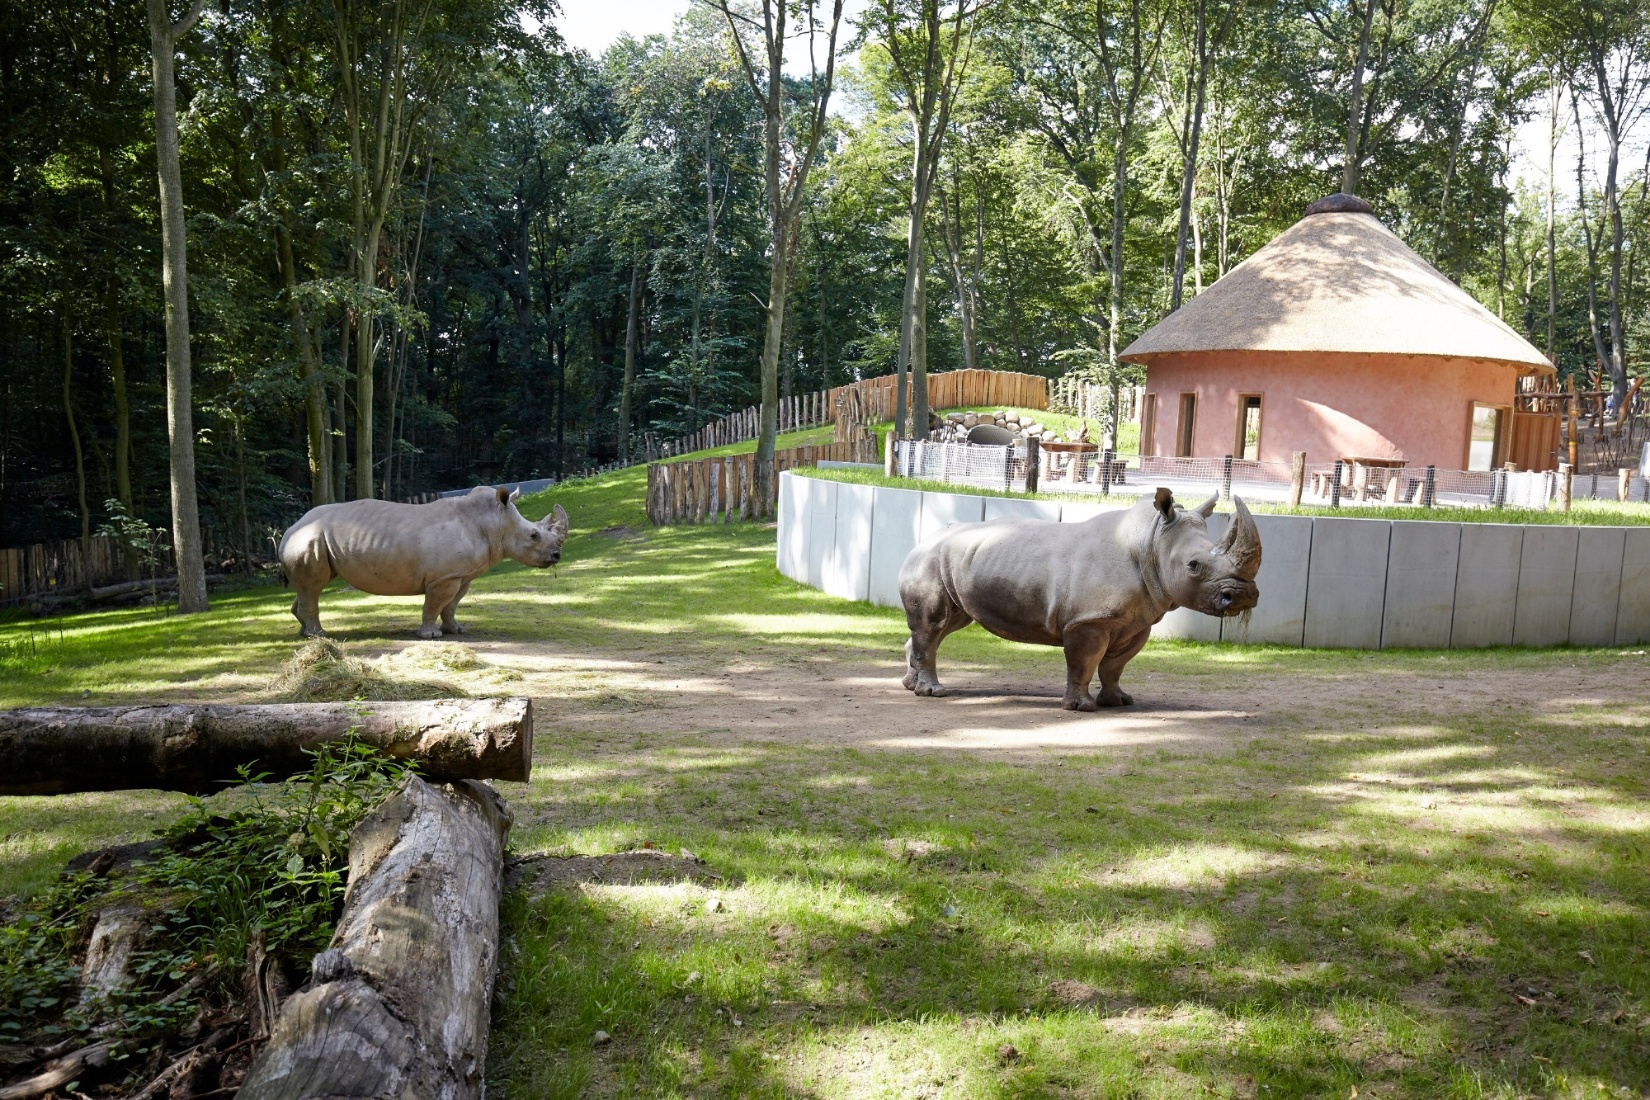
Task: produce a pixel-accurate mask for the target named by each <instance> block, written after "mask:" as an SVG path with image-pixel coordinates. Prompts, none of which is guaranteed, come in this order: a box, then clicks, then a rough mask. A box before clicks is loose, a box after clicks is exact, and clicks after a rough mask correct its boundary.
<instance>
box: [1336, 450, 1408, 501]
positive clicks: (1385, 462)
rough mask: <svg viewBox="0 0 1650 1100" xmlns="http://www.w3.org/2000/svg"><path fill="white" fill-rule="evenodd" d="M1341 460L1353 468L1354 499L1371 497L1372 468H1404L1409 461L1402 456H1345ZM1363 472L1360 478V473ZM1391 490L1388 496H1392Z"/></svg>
mask: <svg viewBox="0 0 1650 1100" xmlns="http://www.w3.org/2000/svg"><path fill="white" fill-rule="evenodd" d="M1341 462H1342V463H1344V464H1345V465H1347V466H1350V467H1351V468H1352V489H1353V492H1354V494H1355V495H1354V496H1353V499H1354V500H1368V499H1369V471H1370V470H1402V469H1403V468H1404V467H1405V466H1406V465H1408V463H1406V462H1405V461H1404V460H1403V459H1401V458H1349V457H1343V458H1342V459H1341ZM1360 473H1361V474H1362V475H1363V476H1362V477H1361V478H1360V477H1359V476H1358V475H1359V474H1360ZM1390 495H1391V494H1390V492H1389V493H1388V496H1390Z"/></svg>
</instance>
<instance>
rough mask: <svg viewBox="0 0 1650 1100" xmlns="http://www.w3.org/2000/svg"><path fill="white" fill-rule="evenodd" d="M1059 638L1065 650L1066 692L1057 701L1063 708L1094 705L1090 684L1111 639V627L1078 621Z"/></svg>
mask: <svg viewBox="0 0 1650 1100" xmlns="http://www.w3.org/2000/svg"><path fill="white" fill-rule="evenodd" d="M1060 640H1061V643H1062V645H1063V646H1064V648H1065V651H1066V694H1065V698H1063V699H1061V700H1060V705H1061V706H1062V707H1064V708H1065V709H1066V710H1094V709H1096V708H1097V707H1098V704H1097V703H1096V702H1095V701H1094V696H1092V695H1090V694H1089V684H1090V683H1091V682H1092V681H1093V680H1094V670H1095V669H1096V668H1098V667H1099V666H1100V660H1101V658H1103V657H1104V656H1105V655H1106V649H1107V647H1108V646H1109V645H1110V643H1111V631H1110V630H1108V629H1107V628H1106V627H1105V625H1104V624H1102V623H1079V624H1077V625H1076V626H1073V627H1070V628H1068V629H1067V630H1066V632H1065V635H1064V636H1063V637H1062V638H1061V639H1060Z"/></svg>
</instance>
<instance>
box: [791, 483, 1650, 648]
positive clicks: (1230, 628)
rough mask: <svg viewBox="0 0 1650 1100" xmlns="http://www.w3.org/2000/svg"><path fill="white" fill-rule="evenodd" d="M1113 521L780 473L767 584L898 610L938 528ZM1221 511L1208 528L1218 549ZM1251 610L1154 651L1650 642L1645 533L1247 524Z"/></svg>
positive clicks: (1076, 504)
mask: <svg viewBox="0 0 1650 1100" xmlns="http://www.w3.org/2000/svg"><path fill="white" fill-rule="evenodd" d="M1113 507H1115V506H1113V505H1107V504H1105V503H1098V502H1093V501H1070V502H1054V501H1035V500H1015V499H1012V498H1003V497H979V496H972V495H969V494H964V493H935V492H917V491H914V490H910V489H889V488H882V487H873V486H868V485H850V484H847V483H844V482H834V481H825V480H822V479H819V478H810V477H805V476H800V475H796V474H791V473H784V474H781V475H780V482H779V517H778V521H779V522H778V535H779V537H778V547H777V551H776V560H777V564H778V567H779V571H780V572H781V573H783V574H785V576H787V577H791V578H793V579H795V580H797V581H800V582H801V583H803V584H807V585H810V586H812V587H815V588H820V589H822V590H824V591H826V592H829V593H831V594H832V595H836V596H841V597H843V598H845V599H854V600H869V601H870V602H872V603H874V604H878V605H881V606H885V607H898V606H899V570H900V566H901V565H903V564H904V562H905V558H906V555H907V554H909V553H910V552H911V549H912V548H913V547H914V546H916V545H917V544H918V543H919V542H921V541H923V540H925V539H927V538H929V537H931V536H933V535H935V534H937V533H938V532H940V531H942V530H944V529H945V527H946V526H948V525H949V524H952V523H977V522H979V521H981V520H982V519H993V518H1002V519H1009V518H1025V519H1058V520H1060V521H1062V522H1066V523H1080V522H1082V521H1084V520H1087V519H1091V518H1093V517H1094V516H1096V515H1098V514H1099V513H1101V512H1103V511H1110V510H1112V508H1113ZM1229 514H1230V513H1225V512H1217V513H1216V514H1215V515H1214V516H1212V517H1211V518H1210V521H1209V532H1210V534H1211V535H1212V536H1213V537H1215V538H1219V537H1220V535H1221V534H1223V533H1224V532H1225V530H1226V523H1227V522H1228V520H1227V517H1228V515H1229ZM1255 522H1256V525H1257V526H1258V527H1259V528H1260V532H1261V546H1262V547H1263V553H1262V557H1261V569H1260V574H1259V575H1258V576H1257V577H1256V578H1255V581H1256V583H1257V584H1258V585H1259V586H1260V592H1261V598H1260V604H1259V606H1257V607H1256V608H1255V609H1254V611H1253V612H1251V613H1250V616H1249V618H1248V620H1247V621H1245V620H1244V619H1243V618H1242V617H1238V618H1233V619H1216V618H1213V617H1212V616H1209V615H1203V614H1200V613H1198V612H1195V611H1189V610H1186V609H1184V608H1182V609H1178V610H1175V611H1172V612H1170V613H1169V614H1168V615H1167V616H1165V617H1164V619H1163V621H1162V622H1161V623H1159V624H1158V625H1157V627H1156V628H1154V630H1153V632H1152V633H1153V634H1154V636H1156V637H1161V638H1185V639H1188V640H1199V641H1217V640H1219V641H1225V642H1233V643H1240V644H1241V643H1251V644H1257V643H1266V644H1273V645H1291V646H1299V645H1303V644H1304V645H1308V646H1326V647H1345V648H1358V649H1377V648H1388V649H1390V648H1393V647H1396V646H1411V647H1417V648H1429V649H1430V648H1445V647H1455V648H1464V647H1474V646H1490V645H1514V644H1516V645H1530V646H1550V645H1562V644H1565V643H1569V644H1571V645H1581V646H1598V645H1637V644H1641V643H1645V642H1650V527H1627V528H1622V527H1559V526H1544V525H1530V526H1521V525H1514V524H1492V523H1433V522H1429V521H1425V520H1397V521H1388V520H1372V519H1356V518H1352V517H1342V516H1316V517H1308V516H1264V515H1263V516H1256V517H1255Z"/></svg>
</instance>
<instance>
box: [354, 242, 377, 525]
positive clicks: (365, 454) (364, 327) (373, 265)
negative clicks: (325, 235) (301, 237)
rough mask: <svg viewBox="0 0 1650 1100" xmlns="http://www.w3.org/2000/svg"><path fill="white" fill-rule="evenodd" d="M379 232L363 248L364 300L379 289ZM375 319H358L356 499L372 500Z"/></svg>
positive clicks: (360, 276)
mask: <svg viewBox="0 0 1650 1100" xmlns="http://www.w3.org/2000/svg"><path fill="white" fill-rule="evenodd" d="M377 258H378V232H377V230H376V229H375V230H373V231H372V232H370V233H368V234H367V239H366V246H365V247H364V248H363V249H362V255H361V257H360V261H359V262H360V266H359V267H358V268H357V269H356V279H357V280H358V286H359V287H360V289H361V292H362V294H361V297H362V300H363V301H365V300H366V299H367V297H368V295H369V294H371V292H372V291H373V290H374V289H376V287H377V278H378V263H377ZM373 328H374V324H373V317H372V313H371V312H370V311H368V310H362V311H361V312H360V313H359V314H357V315H356V318H355V496H356V499H357V500H369V499H371V498H372V497H375V496H377V495H378V494H377V491H376V482H377V476H376V474H375V472H374V469H373V464H372V430H373V429H372V420H373V417H372V414H373V382H374V378H373V361H374V360H375V359H376V358H377V350H378V349H377V348H376V347H375V346H374V344H373V340H372V334H373Z"/></svg>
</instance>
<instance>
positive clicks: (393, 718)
mask: <svg viewBox="0 0 1650 1100" xmlns="http://www.w3.org/2000/svg"><path fill="white" fill-rule="evenodd" d="M351 730H354V733H355V736H356V737H358V738H359V739H360V740H361V741H363V742H364V743H366V744H369V745H373V746H376V747H378V748H381V749H383V750H384V751H385V752H387V753H389V754H390V755H391V756H394V757H396V758H397V759H402V760H406V759H411V760H416V761H417V762H418V764H419V767H420V769H421V771H422V773H423V774H424V775H427V776H430V777H431V778H434V779H509V780H514V781H517V782H525V781H526V780H527V778H528V775H529V773H530V771H531V767H532V760H533V710H532V704H531V703H530V701H529V700H527V699H520V698H517V699H436V700H431V701H428V702H411V703H265V704H259V705H253V706H209V705H204V704H176V705H170V706H127V707H34V708H29V709H25V710H11V711H0V777H3V778H0V795H25V794H66V793H70V792H74V791H126V790H147V789H151V788H153V789H158V790H172V791H189V792H193V793H206V792H208V791H214V790H217V789H219V788H220V787H221V786H222V785H223V784H224V783H225V782H234V781H235V778H236V769H237V768H239V767H241V766H243V765H253V766H254V770H255V771H258V772H268V773H270V774H272V775H274V776H277V777H280V776H287V775H297V774H301V773H303V772H306V771H308V770H309V769H310V767H311V765H312V764H313V761H312V760H311V758H310V757H308V756H306V755H304V751H303V750H304V749H313V748H314V747H315V746H316V745H319V744H321V743H322V742H324V741H336V740H338V739H340V738H343V737H345V736H346V735H348V734H349V733H350V731H351Z"/></svg>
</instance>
